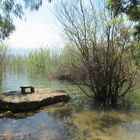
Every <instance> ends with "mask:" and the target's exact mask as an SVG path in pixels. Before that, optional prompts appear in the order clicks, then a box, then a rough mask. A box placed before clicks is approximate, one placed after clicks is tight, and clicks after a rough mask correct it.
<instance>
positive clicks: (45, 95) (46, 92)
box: [0, 89, 70, 112]
mask: <svg viewBox="0 0 140 140" xmlns="http://www.w3.org/2000/svg"><path fill="white" fill-rule="evenodd" d="M69 99H70V97H69V95H68V94H67V93H66V92H65V91H62V90H52V89H35V92H34V93H26V94H23V93H21V92H20V91H11V92H7V93H2V94H0V111H12V112H24V111H31V110H37V109H39V108H40V107H43V106H47V105H51V104H55V103H58V102H67V101H68V100H69Z"/></svg>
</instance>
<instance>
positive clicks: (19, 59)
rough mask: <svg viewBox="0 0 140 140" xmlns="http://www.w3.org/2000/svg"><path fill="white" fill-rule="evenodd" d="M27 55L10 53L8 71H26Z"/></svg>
mask: <svg viewBox="0 0 140 140" xmlns="http://www.w3.org/2000/svg"><path fill="white" fill-rule="evenodd" d="M26 67H27V57H25V56H23V55H20V54H14V55H13V54H10V55H9V57H8V67H7V70H8V72H12V73H18V72H23V71H26V70H27V69H26Z"/></svg>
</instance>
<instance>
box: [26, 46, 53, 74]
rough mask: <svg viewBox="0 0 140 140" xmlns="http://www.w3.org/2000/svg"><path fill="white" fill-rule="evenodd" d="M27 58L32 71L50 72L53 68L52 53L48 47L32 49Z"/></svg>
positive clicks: (29, 68)
mask: <svg viewBox="0 0 140 140" xmlns="http://www.w3.org/2000/svg"><path fill="white" fill-rule="evenodd" d="M27 59H28V60H27V61H28V62H27V64H28V70H29V71H30V72H40V73H42V72H43V73H45V72H46V73H48V72H49V71H50V70H51V68H52V60H51V55H50V51H49V50H48V49H39V50H35V51H32V52H30V54H29V56H28V58H27Z"/></svg>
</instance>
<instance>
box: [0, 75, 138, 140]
mask: <svg viewBox="0 0 140 140" xmlns="http://www.w3.org/2000/svg"><path fill="white" fill-rule="evenodd" d="M21 85H33V86H34V87H49V88H54V89H62V90H66V91H67V92H68V93H69V94H70V96H71V97H72V99H71V101H70V102H68V103H58V104H55V105H51V106H47V107H44V108H42V109H40V110H38V111H36V112H26V113H17V114H12V113H10V112H5V113H0V140H5V139H6V140H139V139H140V96H138V97H135V98H133V99H132V101H131V105H129V104H128V108H124V109H120V110H117V111H116V110H105V109H102V107H100V106H97V105H95V104H93V103H92V102H91V101H89V100H88V99H87V98H86V96H85V95H84V94H83V93H81V91H80V90H79V89H78V88H77V87H76V86H72V85H68V84H67V83H61V82H58V81H52V80H47V78H46V76H44V75H42V76H41V75H39V74H35V75H33V76H32V75H30V74H27V73H24V72H22V73H18V74H13V73H11V74H10V73H9V74H7V76H6V77H5V79H4V81H3V82H2V85H1V86H0V93H3V92H7V91H11V90H19V87H20V86H21ZM129 106H130V107H129Z"/></svg>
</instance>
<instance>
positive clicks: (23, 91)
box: [20, 86, 35, 93]
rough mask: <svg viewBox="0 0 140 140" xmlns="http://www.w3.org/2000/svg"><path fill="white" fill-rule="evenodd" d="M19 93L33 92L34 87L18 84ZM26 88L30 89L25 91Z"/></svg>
mask: <svg viewBox="0 0 140 140" xmlns="http://www.w3.org/2000/svg"><path fill="white" fill-rule="evenodd" d="M20 88H21V93H33V92H35V89H34V87H33V86H20ZM26 89H30V92H26Z"/></svg>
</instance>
